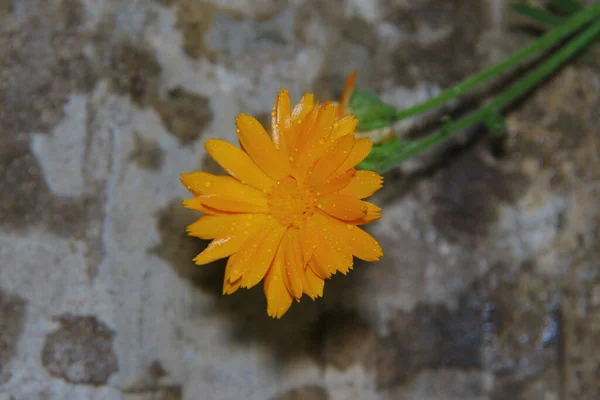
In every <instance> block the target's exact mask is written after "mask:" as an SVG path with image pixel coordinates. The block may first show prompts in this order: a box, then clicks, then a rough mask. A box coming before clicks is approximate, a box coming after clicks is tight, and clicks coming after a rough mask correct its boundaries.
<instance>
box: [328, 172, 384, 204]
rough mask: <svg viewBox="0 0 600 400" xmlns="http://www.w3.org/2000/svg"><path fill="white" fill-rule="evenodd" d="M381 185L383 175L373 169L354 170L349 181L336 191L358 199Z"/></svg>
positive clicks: (371, 192) (368, 194) (367, 195)
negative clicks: (352, 177)
mask: <svg viewBox="0 0 600 400" xmlns="http://www.w3.org/2000/svg"><path fill="white" fill-rule="evenodd" d="M381 186H383V177H382V176H381V175H379V174H377V173H375V172H373V171H356V176H355V177H354V179H352V180H351V181H350V183H349V184H348V185H347V186H346V187H344V188H343V189H342V190H340V191H339V192H338V194H341V195H345V196H353V197H357V198H359V199H364V198H365V197H369V196H371V195H372V194H373V193H375V192H376V191H378V190H379V189H381Z"/></svg>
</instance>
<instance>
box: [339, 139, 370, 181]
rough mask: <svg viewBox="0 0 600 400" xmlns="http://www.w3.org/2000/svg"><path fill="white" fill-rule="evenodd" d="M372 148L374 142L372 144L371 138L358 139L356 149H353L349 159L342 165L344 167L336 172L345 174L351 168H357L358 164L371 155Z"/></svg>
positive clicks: (340, 167) (355, 144)
mask: <svg viewBox="0 0 600 400" xmlns="http://www.w3.org/2000/svg"><path fill="white" fill-rule="evenodd" d="M372 147H373V142H371V139H369V138H362V139H358V140H357V141H356V142H355V143H354V147H353V148H352V151H351V152H350V155H348V158H346V161H344V162H343V163H342V165H340V166H339V168H338V169H337V171H336V172H337V173H339V174H341V173H343V172H346V171H347V170H349V169H350V168H354V167H356V166H357V165H358V163H360V162H361V161H362V160H364V159H365V158H367V156H368V155H369V152H371V148H372Z"/></svg>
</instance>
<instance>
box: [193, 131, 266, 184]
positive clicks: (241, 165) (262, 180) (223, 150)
mask: <svg viewBox="0 0 600 400" xmlns="http://www.w3.org/2000/svg"><path fill="white" fill-rule="evenodd" d="M204 147H205V148H206V151H207V152H208V154H210V156H211V157H212V158H214V160H215V161H216V162H217V163H218V164H219V165H220V166H221V167H223V169H224V170H225V171H227V173H229V174H230V175H231V176H233V177H235V178H237V179H238V180H240V181H241V182H242V183H243V184H245V185H249V186H252V187H253V188H256V189H259V190H262V191H263V192H266V191H268V190H269V189H270V188H271V186H273V184H274V183H275V182H274V181H273V180H272V179H271V178H269V177H268V176H267V175H266V174H265V173H264V172H263V171H262V170H261V169H260V168H259V167H258V166H257V165H256V164H255V163H254V161H252V159H251V158H250V156H248V154H247V153H246V152H245V151H243V150H242V149H240V148H238V147H236V146H234V145H233V144H231V143H229V142H226V141H225V140H221V139H209V140H207V141H206V143H205V144H204Z"/></svg>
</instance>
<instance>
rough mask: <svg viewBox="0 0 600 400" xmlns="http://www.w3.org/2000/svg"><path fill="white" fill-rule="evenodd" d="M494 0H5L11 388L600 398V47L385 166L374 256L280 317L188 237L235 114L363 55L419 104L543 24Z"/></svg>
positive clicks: (3, 218)
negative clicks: (186, 177)
mask: <svg viewBox="0 0 600 400" xmlns="http://www.w3.org/2000/svg"><path fill="white" fill-rule="evenodd" d="M505 6H506V3H505V2H504V1H501V0H497V1H496V0H487V1H485V0H410V1H409V0H405V1H403V0H336V1H320V0H203V1H199V0H0V399H1V400H9V399H10V400H36V399H44V400H45V399H49V400H54V399H59V400H60V399H68V400H71V399H73V400H79V399H97V400H100V399H103V400H104V399H106V400H112V399H127V400H146V399H148V400H192V399H194V400H195V399H200V400H204V399H206V400H213V399H214V400H228V399H244V400H254V399H256V400H338V399H339V400H346V399H359V400H371V399H372V400H377V399H411V400H426V399H428V400H438V399H448V400H454V399H460V400H505V399H507V400H508V399H511V400H513V399H528V400H567V399H595V400H597V399H600V276H599V274H600V244H599V243H600V240H599V239H600V230H599V226H600V209H599V207H598V199H599V198H600V196H599V195H600V128H599V126H600V124H599V122H600V121H599V120H600V116H599V112H598V110H600V90H599V89H600V48H599V46H595V47H593V48H591V49H589V50H588V51H587V52H586V54H584V55H582V56H580V57H579V58H577V60H576V61H575V62H573V63H572V64H570V65H569V66H568V67H566V68H564V69H562V70H561V71H560V72H559V73H558V74H556V76H554V77H553V79H552V80H551V81H549V82H548V83H547V84H545V85H544V86H543V87H541V88H540V89H539V90H537V91H536V92H535V93H534V94H533V95H531V96H529V97H528V98H527V99H526V100H525V101H523V102H522V103H520V104H518V105H516V106H515V107H513V109H512V111H510V113H509V114H508V115H507V126H508V133H507V135H506V136H504V137H501V138H495V139H494V138H491V137H488V136H486V135H484V134H483V133H484V132H483V131H482V130H474V131H471V132H467V133H465V134H464V135H463V136H461V137H459V138H457V139H456V140H453V141H452V143H449V144H448V145H446V146H444V148H442V149H439V150H437V151H435V152H432V153H429V154H428V155H426V156H425V157H422V158H421V159H419V160H418V161H416V162H410V163H407V164H406V165H404V166H403V167H402V168H401V169H398V170H397V171H394V172H392V173H389V174H387V175H386V177H385V179H386V185H385V187H384V189H382V190H381V191H380V192H379V193H378V194H377V195H376V196H375V197H374V198H373V200H372V201H373V202H374V203H376V204H378V205H381V206H383V214H384V217H383V219H381V220H380V221H378V222H377V223H375V224H373V225H372V226H371V227H370V232H371V233H372V234H373V235H374V236H375V237H376V238H377V239H378V240H379V241H380V243H381V244H382V246H383V249H384V252H385V256H384V257H383V258H382V260H381V261H380V262H378V263H374V264H368V265H367V264H363V263H360V262H357V263H356V265H355V269H354V271H353V272H352V273H350V274H349V275H348V276H345V277H344V276H335V277H334V278H333V279H332V280H331V281H329V282H328V283H327V285H326V287H325V295H324V298H323V299H320V300H318V301H316V302H312V301H310V300H308V299H306V298H304V299H303V300H302V302H301V303H300V304H295V305H294V306H293V307H292V308H291V310H290V311H289V312H288V313H287V314H286V315H285V316H284V318H283V319H282V320H278V321H274V320H271V319H270V318H269V317H267V315H266V310H265V307H266V305H265V301H264V298H263V293H262V289H261V288H260V287H256V288H254V289H252V290H250V291H248V290H241V291H239V292H237V293H235V294H234V295H232V296H225V297H224V296H222V295H221V294H220V293H221V282H222V276H223V263H216V264H213V265H209V266H204V267H196V266H194V265H193V262H192V258H193V256H194V255H195V254H197V253H198V252H199V251H201V250H202V248H203V246H205V245H206V243H202V242H201V241H199V240H197V239H194V238H189V237H186V236H185V232H184V230H185V227H186V225H188V224H190V223H191V222H193V221H194V220H195V219H196V218H197V217H198V215H197V214H195V213H193V212H189V211H187V210H184V209H183V207H182V206H181V201H182V199H184V198H186V197H188V196H189V195H188V194H187V192H186V191H185V190H184V188H183V186H182V185H181V184H180V183H179V173H181V172H189V171H193V170H198V169H203V170H206V171H209V172H217V171H219V169H218V167H217V166H216V164H214V163H213V162H212V161H211V160H210V159H209V158H208V157H207V156H206V153H205V151H204V149H203V142H204V140H205V139H207V138H210V137H217V138H225V139H228V140H235V129H234V116H235V115H236V114H238V113H240V112H245V113H248V114H252V115H255V116H257V117H258V118H259V119H261V121H263V122H267V121H268V120H269V117H270V108H271V107H272V104H273V99H274V97H275V95H276V93H277V91H278V90H279V88H281V87H285V88H288V89H289V90H290V91H291V94H292V96H293V98H294V100H297V99H299V97H300V95H302V94H303V93H304V92H305V91H313V92H314V93H315V94H316V95H317V96H318V98H319V99H321V100H327V99H336V98H337V96H338V95H339V93H340V91H341V88H342V85H343V82H344V80H345V78H346V76H347V74H348V73H349V72H350V71H351V70H353V69H355V70H356V71H357V73H358V87H359V88H362V89H371V90H374V91H376V92H377V93H378V94H379V95H381V97H382V98H383V99H384V100H385V101H387V102H389V103H390V104H393V105H395V106H397V107H400V108H402V107H406V106H408V105H411V104H415V103H417V102H419V101H422V100H424V99H426V98H428V97H429V96H432V95H434V94H435V93H437V92H439V91H440V90H441V89H443V88H446V87H449V86H450V85H452V84H453V83H456V82H458V81H460V80H461V79H463V78H465V77H466V76H468V75H469V74H472V73H474V72H476V71H478V70H480V69H481V68H483V67H485V66H487V65H490V64H491V63H493V62H496V61H498V60H500V59H501V58H502V57H504V56H506V55H508V54H510V53H511V52H513V51H515V50H517V49H519V48H521V47H522V46H523V45H524V44H526V43H528V42H529V41H531V40H533V39H534V38H535V37H536V35H535V34H534V33H533V32H532V31H530V30H524V29H516V28H515V26H514V24H512V23H511V19H510V18H507V14H506V12H505ZM484 99H485V94H482V95H481V96H475V98H471V99H469V100H468V102H466V103H465V104H462V105H461V107H463V106H464V107H472V106H474V105H477V104H478V103H479V102H480V101H482V100H484ZM457 111H461V108H460V107H459V109H458V110H457ZM404 128H410V129H409V133H408V134H410V135H419V134H420V133H419V132H420V131H421V130H422V128H424V127H423V126H422V124H421V125H420V124H419V123H418V121H416V123H414V121H413V122H412V123H409V124H404ZM404 128H403V129H404ZM399 132H400V133H401V134H404V133H403V132H404V131H403V130H402V129H399Z"/></svg>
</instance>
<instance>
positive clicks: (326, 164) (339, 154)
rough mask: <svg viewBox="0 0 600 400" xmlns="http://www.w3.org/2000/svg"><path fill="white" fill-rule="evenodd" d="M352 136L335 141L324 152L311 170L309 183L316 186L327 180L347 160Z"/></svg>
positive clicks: (352, 142)
mask: <svg viewBox="0 0 600 400" xmlns="http://www.w3.org/2000/svg"><path fill="white" fill-rule="evenodd" d="M354 142H355V139H354V136H353V135H346V136H343V137H341V138H339V139H337V140H336V141H335V142H333V144H331V146H329V147H328V148H327V150H325V152H324V153H323V155H322V156H321V158H320V159H319V160H318V161H317V162H316V164H315V166H314V167H313V169H312V175H311V182H312V184H313V185H318V184H320V183H321V182H323V181H324V180H325V179H327V178H329V177H330V176H331V175H332V174H333V173H334V171H335V170H336V169H337V168H338V167H339V166H340V165H341V164H342V163H343V162H344V160H346V158H348V155H349V154H350V151H351V150H352V147H354Z"/></svg>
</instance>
